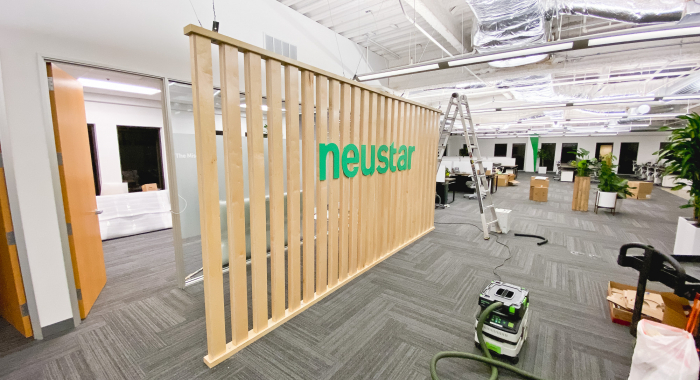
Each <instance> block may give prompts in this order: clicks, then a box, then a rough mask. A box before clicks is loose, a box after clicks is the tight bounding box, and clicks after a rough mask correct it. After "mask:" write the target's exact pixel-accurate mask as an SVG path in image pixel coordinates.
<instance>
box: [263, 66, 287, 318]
mask: <svg viewBox="0 0 700 380" xmlns="http://www.w3.org/2000/svg"><path fill="white" fill-rule="evenodd" d="M265 76H266V80H265V86H266V90H267V91H266V92H265V94H266V96H267V148H268V149H267V151H268V154H267V157H268V161H269V164H268V168H269V169H268V170H269V183H270V184H269V189H270V212H269V214H270V307H271V309H272V321H274V322H277V321H279V320H280V319H282V318H283V317H284V311H285V297H284V290H285V275H284V261H285V259H284V158H283V155H282V149H283V145H284V144H283V143H282V66H281V64H280V62H279V61H276V60H274V59H268V60H266V61H265Z"/></svg>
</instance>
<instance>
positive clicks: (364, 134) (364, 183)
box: [357, 90, 371, 269]
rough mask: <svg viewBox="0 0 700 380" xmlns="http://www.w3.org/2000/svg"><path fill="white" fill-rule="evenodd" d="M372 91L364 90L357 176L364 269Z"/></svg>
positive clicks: (360, 255)
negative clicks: (364, 165) (364, 162)
mask: <svg viewBox="0 0 700 380" xmlns="http://www.w3.org/2000/svg"><path fill="white" fill-rule="evenodd" d="M370 98H371V95H370V92H369V91H367V90H362V108H361V110H360V145H358V148H359V149H360V166H359V167H360V172H359V173H357V176H358V177H360V181H359V182H360V203H359V206H360V210H359V212H360V218H359V224H358V227H357V228H358V231H359V236H358V237H359V239H358V240H359V244H358V252H357V268H358V269H362V268H364V267H365V258H366V257H367V248H368V245H369V242H368V235H367V225H368V224H369V222H368V221H367V220H368V219H369V218H370V216H369V211H370V208H369V199H368V198H369V184H368V182H369V178H367V176H365V175H362V145H364V146H365V148H366V147H367V145H368V143H369V108H370V107H369V103H370Z"/></svg>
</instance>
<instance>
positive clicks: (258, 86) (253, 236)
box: [244, 52, 268, 333]
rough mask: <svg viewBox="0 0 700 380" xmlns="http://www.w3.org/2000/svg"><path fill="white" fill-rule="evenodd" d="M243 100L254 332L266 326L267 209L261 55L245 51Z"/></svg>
mask: <svg viewBox="0 0 700 380" xmlns="http://www.w3.org/2000/svg"><path fill="white" fill-rule="evenodd" d="M244 64H245V101H246V105H247V107H246V123H247V127H248V128H247V133H248V138H247V141H248V177H249V180H248V189H249V192H248V198H249V199H250V221H249V224H250V274H251V287H252V294H253V300H252V301H253V332H256V333H257V332H259V331H261V330H263V329H264V328H266V327H267V322H268V319H267V232H266V230H267V216H266V215H267V211H266V210H265V147H264V145H263V144H264V143H263V114H262V73H261V72H262V70H261V64H262V63H261V59H260V56H259V55H257V54H255V53H250V52H248V53H245V55H244Z"/></svg>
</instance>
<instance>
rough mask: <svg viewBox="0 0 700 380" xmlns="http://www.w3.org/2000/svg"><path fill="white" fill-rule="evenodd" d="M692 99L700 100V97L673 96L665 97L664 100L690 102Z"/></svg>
mask: <svg viewBox="0 0 700 380" xmlns="http://www.w3.org/2000/svg"><path fill="white" fill-rule="evenodd" d="M690 99H700V95H672V96H664V97H663V100H690Z"/></svg>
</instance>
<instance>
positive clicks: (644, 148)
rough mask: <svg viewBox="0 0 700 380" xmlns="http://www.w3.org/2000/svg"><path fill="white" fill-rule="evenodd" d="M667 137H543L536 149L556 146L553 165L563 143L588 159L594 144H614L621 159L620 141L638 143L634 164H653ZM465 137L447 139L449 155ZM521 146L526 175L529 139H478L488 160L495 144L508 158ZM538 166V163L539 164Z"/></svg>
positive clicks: (665, 134) (664, 134) (653, 134)
mask: <svg viewBox="0 0 700 380" xmlns="http://www.w3.org/2000/svg"><path fill="white" fill-rule="evenodd" d="M669 135H670V133H669V132H649V133H642V132H639V133H632V134H626V135H618V136H597V137H581V136H571V137H546V136H540V139H539V146H540V147H541V146H542V143H556V144H557V146H556V152H555V153H554V162H557V161H559V158H560V157H561V147H562V143H578V147H579V148H583V149H586V150H588V151H589V152H591V155H590V157H591V158H593V157H594V156H595V147H596V144H597V143H608V142H611V143H613V155H614V156H616V157H618V158H619V157H620V143H623V142H638V143H639V150H638V151H637V161H638V162H647V161H652V162H656V160H657V156H654V155H653V154H652V153H654V152H656V151H657V150H659V144H660V143H661V142H663V141H666V140H667V138H668V136H669ZM464 143H465V142H464V137H462V136H456V135H454V136H450V140H449V142H448V147H447V148H448V150H447V151H448V155H450V156H456V155H457V154H458V153H459V149H460V148H461V147H462V144H464ZM514 143H515V144H522V143H525V144H526V146H525V171H527V172H534V171H535V168H533V166H532V164H533V163H532V147H531V144H530V138H529V137H519V138H512V139H506V138H504V139H501V138H498V139H491V138H481V139H479V148H480V149H481V155H482V156H487V157H493V155H494V147H495V145H496V144H508V153H507V157H510V156H511V153H512V151H513V144H514ZM538 166H539V162H538Z"/></svg>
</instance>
